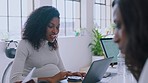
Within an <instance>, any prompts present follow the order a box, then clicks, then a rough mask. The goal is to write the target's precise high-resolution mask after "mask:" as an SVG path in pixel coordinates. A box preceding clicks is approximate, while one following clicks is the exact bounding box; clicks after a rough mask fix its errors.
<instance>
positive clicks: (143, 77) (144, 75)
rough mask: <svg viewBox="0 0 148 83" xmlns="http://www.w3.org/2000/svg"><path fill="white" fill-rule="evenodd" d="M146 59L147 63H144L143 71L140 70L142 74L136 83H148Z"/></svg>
mask: <svg viewBox="0 0 148 83" xmlns="http://www.w3.org/2000/svg"><path fill="white" fill-rule="evenodd" d="M147 77H148V59H147V61H146V62H145V65H144V67H143V70H142V73H141V75H140V78H139V82H138V83H145V82H148V79H147Z"/></svg>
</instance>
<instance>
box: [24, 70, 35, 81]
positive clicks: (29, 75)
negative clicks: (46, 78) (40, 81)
mask: <svg viewBox="0 0 148 83" xmlns="http://www.w3.org/2000/svg"><path fill="white" fill-rule="evenodd" d="M35 69H36V67H34V68H33V69H32V70H31V71H30V73H29V74H28V75H27V76H26V77H25V79H24V80H23V81H22V83H26V82H28V81H29V80H31V78H32V74H33V72H34V70H35Z"/></svg>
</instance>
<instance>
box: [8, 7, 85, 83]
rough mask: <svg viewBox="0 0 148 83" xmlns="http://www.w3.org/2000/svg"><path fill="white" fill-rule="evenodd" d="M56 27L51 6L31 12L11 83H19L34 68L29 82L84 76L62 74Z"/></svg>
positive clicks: (57, 19)
mask: <svg viewBox="0 0 148 83" xmlns="http://www.w3.org/2000/svg"><path fill="white" fill-rule="evenodd" d="M59 26H60V17H59V12H58V10H57V9H56V8H54V7H52V6H43V7H40V8H38V9H36V10H35V11H33V12H32V13H31V15H30V16H29V18H28V19H27V21H26V23H25V28H24V32H23V37H22V40H21V41H20V42H19V45H18V47H17V51H16V57H15V59H14V62H13V66H12V70H11V75H10V83H15V82H17V83H20V82H21V81H22V80H24V78H25V77H26V76H27V75H28V74H29V72H30V71H31V70H32V69H33V68H34V67H35V68H36V69H35V70H34V72H33V75H32V77H33V78H32V80H30V81H29V82H30V83H32V82H35V83H37V81H38V82H40V81H48V82H49V83H57V81H60V80H62V79H65V78H66V77H67V76H68V75H80V76H83V75H85V73H79V72H74V73H71V72H68V71H65V68H64V65H63V62H62V60H61V57H60V55H59V50H58V44H57V40H56V38H57V35H58V33H59Z"/></svg>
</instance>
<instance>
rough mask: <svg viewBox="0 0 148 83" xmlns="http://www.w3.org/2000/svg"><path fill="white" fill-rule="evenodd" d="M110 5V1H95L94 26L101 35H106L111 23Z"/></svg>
mask: <svg viewBox="0 0 148 83" xmlns="http://www.w3.org/2000/svg"><path fill="white" fill-rule="evenodd" d="M111 3H112V0H95V5H94V25H95V27H97V28H99V29H100V31H101V32H102V34H106V32H107V31H106V30H108V29H109V27H110V25H111V22H112V12H111V9H112V8H111Z"/></svg>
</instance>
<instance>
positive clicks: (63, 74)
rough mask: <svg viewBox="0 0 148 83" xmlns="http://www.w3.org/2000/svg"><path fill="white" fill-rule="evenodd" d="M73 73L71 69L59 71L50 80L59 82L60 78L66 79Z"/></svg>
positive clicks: (53, 82)
mask: <svg viewBox="0 0 148 83" xmlns="http://www.w3.org/2000/svg"><path fill="white" fill-rule="evenodd" d="M71 75H72V73H71V72H69V71H65V72H59V73H58V74H56V75H55V76H53V77H49V79H48V81H49V82H51V83H56V82H58V81H60V80H63V79H66V78H67V76H71Z"/></svg>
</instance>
